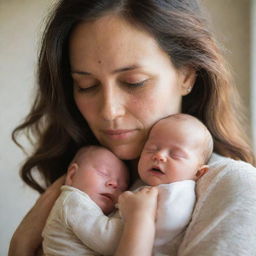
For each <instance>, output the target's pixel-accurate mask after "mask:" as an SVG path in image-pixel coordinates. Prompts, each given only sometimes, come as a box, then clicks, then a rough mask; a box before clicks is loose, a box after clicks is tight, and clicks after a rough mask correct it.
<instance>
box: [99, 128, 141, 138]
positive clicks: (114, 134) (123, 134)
mask: <svg viewBox="0 0 256 256" xmlns="http://www.w3.org/2000/svg"><path fill="white" fill-rule="evenodd" d="M136 131H137V130H136V129H131V130H128V129H125V130H121V129H118V130H103V133H104V134H105V135H107V136H108V137H110V138H111V139H119V140H120V139H126V138H129V137H130V136H132V135H133V134H134V133H135V132H136Z"/></svg>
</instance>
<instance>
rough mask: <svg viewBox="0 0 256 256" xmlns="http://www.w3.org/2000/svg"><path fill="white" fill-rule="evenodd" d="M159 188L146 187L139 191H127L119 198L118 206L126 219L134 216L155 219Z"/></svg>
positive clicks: (131, 218)
mask: <svg viewBox="0 0 256 256" xmlns="http://www.w3.org/2000/svg"><path fill="white" fill-rule="evenodd" d="M157 195H158V190H157V188H156V187H145V188H142V189H141V190H139V191H136V192H131V191H126V192H124V193H123V194H121V195H120V196H119V198H118V207H119V210H120V212H121V215H122V217H123V218H124V220H125V221H126V222H127V221H128V222H129V221H130V220H133V219H134V218H139V219H140V218H146V217H147V216H148V217H149V218H151V219H152V220H155V216H156V208H157Z"/></svg>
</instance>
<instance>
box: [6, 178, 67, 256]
mask: <svg viewBox="0 0 256 256" xmlns="http://www.w3.org/2000/svg"><path fill="white" fill-rule="evenodd" d="M65 178H66V177H65V176H62V177H60V178H58V179H57V180H56V181H55V182H54V183H53V184H52V185H51V186H50V187H49V188H48V189H47V190H46V191H45V192H44V193H43V194H42V195H41V196H40V197H39V199H38V200H37V202H36V203H35V205H34V206H33V208H32V209H31V210H30V211H29V212H28V213H27V215H26V216H25V217H24V219H23V220H22V222H21V223H20V225H19V226H18V228H17V229H16V231H15V233H14V235H13V237H12V240H11V243H10V248H9V253H8V255H9V256H17V255H19V256H23V255H24V256H34V255H36V252H37V251H38V249H39V248H40V246H41V243H42V236H41V233H42V231H43V228H44V225H45V222H46V220H47V217H48V215H49V213H50V211H51V208H52V206H53V204H54V202H55V200H56V199H57V197H58V196H59V194H60V187H61V186H62V185H63V184H64V182H65Z"/></svg>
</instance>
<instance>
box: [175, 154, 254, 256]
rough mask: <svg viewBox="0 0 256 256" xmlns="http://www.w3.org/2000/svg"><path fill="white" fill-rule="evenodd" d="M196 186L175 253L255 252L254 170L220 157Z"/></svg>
mask: <svg viewBox="0 0 256 256" xmlns="http://www.w3.org/2000/svg"><path fill="white" fill-rule="evenodd" d="M219 158H221V159H222V160H220V161H217V162H214V163H213V164H212V166H210V167H211V169H210V171H209V172H208V173H207V174H206V175H205V177H203V178H202V179H201V180H200V181H199V182H198V185H197V198H198V201H197V203H196V207H195V210H194V213H193V216H192V221H191V223H190V225H189V227H188V228H187V230H186V233H185V235H184V238H183V241H182V243H181V245H180V247H179V250H178V256H188V255H189V256H201V255H207V256H233V255H237V256H252V255H256V246H255V244H256V169H255V168H254V167H252V166H251V165H249V164H247V163H244V162H242V161H235V160H231V159H227V158H223V157H220V156H219Z"/></svg>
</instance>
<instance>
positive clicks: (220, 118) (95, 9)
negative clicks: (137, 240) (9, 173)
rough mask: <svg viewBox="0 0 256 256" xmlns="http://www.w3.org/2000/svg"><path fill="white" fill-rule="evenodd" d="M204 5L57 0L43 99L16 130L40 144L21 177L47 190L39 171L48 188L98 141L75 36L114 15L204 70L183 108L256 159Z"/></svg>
mask: <svg viewBox="0 0 256 256" xmlns="http://www.w3.org/2000/svg"><path fill="white" fill-rule="evenodd" d="M199 5H200V3H198V1H196V0H139V1H138V0H93V1H92V0H62V1H60V2H59V3H58V4H57V6H56V8H54V10H53V12H52V14H51V16H50V18H49V20H48V23H47V26H46V29H45V33H44V35H43V40H42V45H41V51H40V56H39V64H38V90H37V96H36V99H35V101H34V104H33V106H32V109H31V111H30V113H29V114H28V116H27V117H26V119H25V121H24V122H23V123H22V124H21V125H19V126H18V127H17V128H16V129H15V130H14V131H13V133H12V137H13V140H14V141H15V142H16V143H17V144H18V145H19V143H18V142H17V139H16V138H17V135H18V134H19V132H21V131H24V130H25V131H26V132H27V135H28V136H31V135H32V137H33V138H34V141H35V142H36V144H35V151H34V153H33V154H32V155H31V156H29V157H28V158H27V160H26V161H25V163H24V165H23V166H22V167H21V177H22V179H23V180H24V181H25V182H26V183H27V184H28V185H29V186H31V187H32V188H34V189H36V190H37V191H39V192H43V191H44V189H45V188H44V187H43V186H42V185H40V184H39V183H38V181H37V180H36V179H35V178H34V175H33V172H34V171H38V172H39V173H40V174H41V175H42V176H43V178H44V180H45V182H46V184H45V186H46V187H47V186H49V184H51V183H52V182H53V181H54V180H55V179H57V178H58V177H59V176H61V175H62V174H63V173H65V171H66V169H67V166H68V163H69V162H70V161H71V159H72V157H73V156H74V154H75V152H76V151H77V150H78V148H80V147H81V146H82V145H87V144H97V140H96V139H95V137H94V135H93V134H92V132H91V131H90V129H89V127H88V125H87V123H86V121H85V120H84V119H83V117H82V116H81V114H80V113H79V111H78V109H77V107H76V104H75V102H74V99H73V88H72V78H71V75H70V67H69V59H68V41H69V37H70V34H71V32H72V30H73V29H74V27H75V26H76V25H77V24H79V23H81V22H85V21H89V20H95V19H98V18H100V17H102V16H104V15H106V14H110V13H115V14H116V15H120V16H122V17H124V18H125V19H127V20H128V21H130V22H131V23H133V24H135V25H137V26H141V27H143V28H144V29H145V30H147V31H148V32H150V33H151V34H152V36H153V37H154V38H155V39H156V41H157V42H158V43H159V45H160V46H161V47H162V49H163V50H164V51H165V52H166V53H168V55H169V56H170V58H171V61H172V63H173V64H174V66H175V67H177V68H179V67H182V66H189V67H192V68H194V69H195V70H196V73H197V79H196V82H195V85H194V87H193V90H192V92H191V93H190V94H188V95H187V96H185V97H183V100H182V112H184V113H188V114H191V115H193V116H195V117H197V118H198V119H200V120H201V121H202V122H203V123H204V124H205V125H206V126H207V127H208V129H209V130H210V132H211V133H212V136H213V139H214V151H215V152H217V153H219V154H221V155H223V156H227V157H231V158H233V159H241V160H244V161H247V162H249V163H252V164H254V163H255V162H254V156H253V153H252V150H251V148H250V146H249V144H248V142H247V141H248V140H247V139H246V137H245V132H244V131H243V127H242V125H241V116H242V114H241V111H240V110H239V109H238V107H239V103H238V102H239V100H238V97H237V95H236V91H235V89H234V86H233V82H232V81H231V78H230V75H229V72H228V70H227V69H226V67H225V63H224V60H223V59H222V56H221V54H220V51H219V49H218V47H217V44H216V42H215V40H214V38H213V36H212V34H211V33H210V31H209V29H208V26H207V22H206V20H205V18H204V15H203V14H202V11H201V8H200V6H199ZM234 103H236V106H235V104H234ZM239 113H240V114H239Z"/></svg>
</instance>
